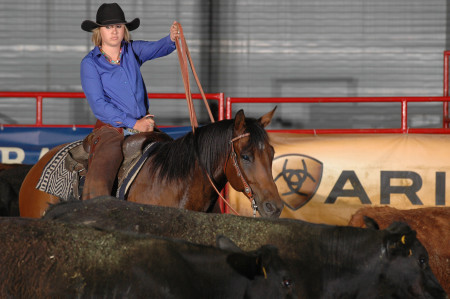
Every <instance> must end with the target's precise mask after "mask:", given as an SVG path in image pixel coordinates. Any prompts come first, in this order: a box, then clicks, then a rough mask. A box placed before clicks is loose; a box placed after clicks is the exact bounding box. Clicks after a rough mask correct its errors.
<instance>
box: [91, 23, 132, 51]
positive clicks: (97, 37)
mask: <svg viewBox="0 0 450 299" xmlns="http://www.w3.org/2000/svg"><path fill="white" fill-rule="evenodd" d="M124 28H125V32H124V35H123V40H124V41H126V42H127V43H128V42H130V40H131V35H130V32H129V31H128V28H127V26H124ZM91 40H92V42H93V43H94V46H101V45H102V35H101V34H100V27H97V28H95V29H93V30H92V36H91Z"/></svg>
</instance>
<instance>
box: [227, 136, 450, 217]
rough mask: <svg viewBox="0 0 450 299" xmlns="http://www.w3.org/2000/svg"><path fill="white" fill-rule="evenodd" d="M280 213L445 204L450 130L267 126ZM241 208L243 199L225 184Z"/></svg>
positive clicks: (449, 189) (245, 211) (449, 187)
mask: <svg viewBox="0 0 450 299" xmlns="http://www.w3.org/2000/svg"><path fill="white" fill-rule="evenodd" d="M269 136H270V140H271V144H272V145H273V146H274V148H275V158H274V161H273V168H272V173H273V177H274V180H275V183H276V185H277V187H278V191H279V193H280V196H281V198H282V200H283V201H284V203H285V204H286V207H285V209H284V210H283V213H282V214H281V217H283V218H295V219H302V220H305V221H309V222H315V223H328V224H337V225H346V224H347V223H348V221H349V220H350V217H351V215H353V213H355V212H356V210H357V209H359V208H361V207H363V206H385V205H387V206H391V207H394V208H398V209H413V208H422V207H444V206H447V207H449V206H450V181H449V180H450V155H449V154H448V151H447V149H448V148H450V135H434V134H372V135H369V134H358V135H353V134H352V135H347V134H343V135H321V136H311V135H299V134H285V133H269ZM229 198H230V202H231V204H232V206H233V208H235V209H236V210H237V211H238V212H239V214H241V215H245V216H252V215H253V213H252V209H251V207H250V204H249V200H248V199H247V198H246V197H245V196H244V195H242V194H241V193H238V192H236V191H235V190H233V189H232V188H229Z"/></svg>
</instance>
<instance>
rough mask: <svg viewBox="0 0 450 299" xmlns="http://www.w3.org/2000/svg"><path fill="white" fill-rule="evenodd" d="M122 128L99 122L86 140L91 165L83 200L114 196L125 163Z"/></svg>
mask: <svg viewBox="0 0 450 299" xmlns="http://www.w3.org/2000/svg"><path fill="white" fill-rule="evenodd" d="M123 141H124V136H123V131H122V129H121V128H115V127H113V126H111V125H108V124H105V123H103V122H101V121H97V123H96V125H95V128H94V130H93V132H92V133H91V134H89V135H88V136H87V137H86V138H85V140H84V144H83V146H84V148H85V149H88V150H89V164H88V171H87V174H86V178H85V182H84V187H83V195H82V200H86V199H90V198H94V197H97V196H102V195H112V194H111V193H112V189H113V186H114V181H115V179H116V176H117V172H118V170H119V167H120V165H121V163H122V161H123V153H122V144H123Z"/></svg>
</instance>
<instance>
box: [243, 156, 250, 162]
mask: <svg viewBox="0 0 450 299" xmlns="http://www.w3.org/2000/svg"><path fill="white" fill-rule="evenodd" d="M241 158H242V159H243V160H245V161H250V157H249V156H248V155H241Z"/></svg>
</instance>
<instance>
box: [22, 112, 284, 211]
mask: <svg viewBox="0 0 450 299" xmlns="http://www.w3.org/2000/svg"><path fill="white" fill-rule="evenodd" d="M275 110H276V107H275V109H273V110H272V111H271V112H269V113H267V114H265V115H263V116H261V117H260V118H259V119H255V118H246V117H245V114H244V112H243V111H242V110H240V111H239V112H238V113H237V114H236V116H235V118H234V119H231V120H222V121H218V122H215V123H211V124H208V125H205V126H201V127H198V128H197V129H196V130H195V133H193V132H189V133H188V134H186V135H185V136H183V137H180V138H177V139H175V140H172V139H171V140H170V141H164V142H158V143H157V144H156V145H155V149H154V151H153V154H152V155H151V156H150V157H149V158H148V159H147V160H146V162H145V163H144V164H143V165H142V167H141V169H140V171H139V173H138V174H137V175H136V178H135V180H134V181H133V182H132V184H131V185H130V187H129V189H128V197H127V200H128V201H131V202H137V203H143V204H153V205H159V206H168V207H178V208H184V209H188V210H193V211H203V212H208V211H211V210H212V208H213V207H214V204H215V202H216V201H217V197H218V194H217V191H216V190H215V189H217V190H222V189H223V188H224V186H225V184H226V183H227V182H229V183H230V185H231V186H232V187H233V188H234V189H235V190H237V191H240V192H243V193H244V194H245V195H246V196H247V197H248V198H249V199H251V201H252V204H253V208H254V213H255V211H256V210H257V211H258V212H259V214H260V215H261V216H262V217H274V218H277V217H279V216H280V214H281V211H282V209H283V206H284V204H283V202H282V201H281V198H280V196H279V194H278V189H277V186H276V185H275V182H274V180H273V176H272V161H273V157H274V149H273V147H272V146H271V145H270V143H269V138H268V135H267V132H266V131H265V129H264V128H265V127H266V126H267V125H268V124H269V123H270V121H271V120H272V117H273V114H274V112H275ZM128 138H129V137H128ZM63 146H64V145H60V146H58V147H56V148H53V149H51V150H50V151H48V152H47V153H46V154H45V155H44V156H43V157H42V158H41V159H40V160H39V161H38V162H37V163H36V164H35V165H34V166H33V167H32V168H31V170H30V171H29V173H28V175H27V176H26V177H25V180H24V181H23V183H22V187H21V189H20V193H19V209H20V216H22V217H32V218H39V217H41V216H42V215H43V214H44V212H45V210H46V209H47V208H48V206H49V204H55V203H58V202H59V201H60V199H59V198H58V197H56V196H54V195H51V194H48V193H46V192H43V191H40V190H38V189H36V185H37V183H38V181H39V179H40V177H41V174H42V171H43V169H44V167H45V166H46V164H47V162H48V161H49V160H50V159H51V158H52V157H53V156H54V155H55V154H56V153H57V152H58V150H59V149H60V148H62V147H63ZM213 185H214V186H213ZM214 188H215V189H214Z"/></svg>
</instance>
